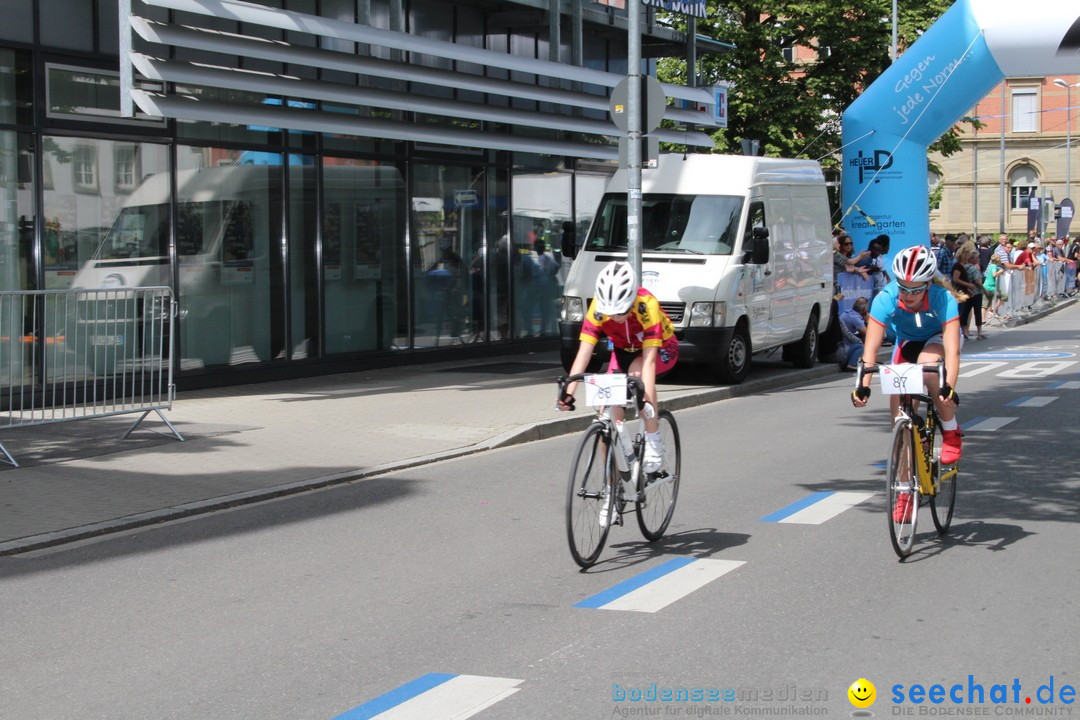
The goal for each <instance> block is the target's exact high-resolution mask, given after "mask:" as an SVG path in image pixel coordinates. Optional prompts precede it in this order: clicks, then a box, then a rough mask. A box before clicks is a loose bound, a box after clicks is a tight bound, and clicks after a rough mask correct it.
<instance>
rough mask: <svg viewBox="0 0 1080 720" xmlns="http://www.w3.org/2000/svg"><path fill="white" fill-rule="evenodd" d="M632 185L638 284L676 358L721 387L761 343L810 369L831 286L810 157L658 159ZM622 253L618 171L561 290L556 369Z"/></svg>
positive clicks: (824, 216) (820, 180) (742, 374)
mask: <svg viewBox="0 0 1080 720" xmlns="http://www.w3.org/2000/svg"><path fill="white" fill-rule="evenodd" d="M641 189H642V210H643V216H642V219H641V228H642V235H641V238H642V247H643V256H642V281H641V282H642V285H643V286H644V287H646V288H648V289H649V290H650V291H651V292H652V293H653V294H654V295H655V296H656V297H657V299H659V301H660V304H661V306H662V307H663V308H664V310H665V311H666V312H667V314H668V316H670V318H671V321H672V323H673V324H674V325H675V329H676V334H677V336H678V338H679V343H680V346H679V348H680V349H679V361H680V363H686V362H697V363H707V364H708V366H709V367H710V369H711V370H712V372H713V374H714V375H715V377H716V379H717V380H719V381H720V382H724V383H729V384H733V383H739V382H742V380H743V379H744V378H746V375H747V373H748V372H749V370H750V357H751V354H752V353H757V352H760V351H764V350H769V349H772V348H777V347H782V348H783V357H784V359H785V360H790V361H791V362H793V363H794V364H795V365H796V366H797V367H810V366H812V365H813V364H814V362H815V360H816V355H817V346H818V336H819V333H820V332H822V331H823V330H824V329H825V327H826V325H827V324H828V321H829V308H830V303H831V300H832V287H833V286H832V243H831V232H830V230H831V224H830V222H829V203H828V199H827V197H826V192H825V178H824V176H823V174H822V172H821V167H820V166H819V165H818V164H817V163H816V162H814V161H811V160H784V159H776V158H761V157H744V156H729V155H683V154H669V155H662V156H661V157H660V159H659V163H658V166H657V167H655V168H646V169H644V170H643V171H642V178H641ZM626 252H627V238H626V170H619V171H618V172H617V173H616V174H615V175H614V176H613V177H612V179H611V182H610V183H609V184H608V190H607V192H606V193H605V195H604V197H603V199H602V200H601V202H600V207H599V208H598V209H597V212H596V216H595V217H594V218H593V222H592V226H591V227H590V229H589V234H588V237H587V238H586V240H585V243H584V244H583V246H582V248H581V252H580V253H579V254H578V256H577V258H575V260H574V264H573V267H572V268H571V270H570V275H569V277H568V278H567V282H566V286H565V288H564V296H563V298H562V310H561V316H560V334H561V349H562V360H563V365H564V366H566V367H567V368H569V366H570V363H571V362H572V361H573V358H574V354H575V353H576V351H577V346H578V333H579V330H580V327H581V322H582V318H583V317H584V313H585V310H586V309H587V308H588V306H589V301H590V299H591V298H592V295H593V290H594V287H595V283H596V276H597V274H598V273H599V272H600V270H601V268H603V267H604V266H605V265H606V264H608V263H609V262H611V261H612V260H625V259H626ZM604 359H606V356H605V358H604Z"/></svg>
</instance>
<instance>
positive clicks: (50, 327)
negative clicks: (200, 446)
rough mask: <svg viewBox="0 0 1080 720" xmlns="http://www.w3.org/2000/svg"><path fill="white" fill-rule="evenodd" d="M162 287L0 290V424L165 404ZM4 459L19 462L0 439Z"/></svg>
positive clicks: (166, 313) (167, 325)
mask: <svg viewBox="0 0 1080 720" xmlns="http://www.w3.org/2000/svg"><path fill="white" fill-rule="evenodd" d="M175 316H176V304H175V302H174V301H173V297H172V290H171V289H170V288H168V287H146V288H130V289H107V290H106V289H102V290H38V291H6V292H0V431H3V430H4V429H7V428H20V427H29V426H34V425H45V424H49V423H59V422H67V421H70V420H81V419H86V418H99V417H108V416H112V415H123V414H130V413H139V414H140V415H139V419H138V420H136V421H135V423H134V424H133V425H131V427H130V428H128V430H127V432H125V433H124V435H123V437H124V438H126V437H128V436H129V435H130V434H131V433H132V432H134V430H135V428H137V427H138V426H139V424H140V423H141V422H142V421H143V420H145V419H146V417H147V416H148V415H149V414H150V413H152V412H156V413H157V414H158V416H159V417H160V418H161V420H162V421H163V422H164V423H165V425H166V426H168V428H169V430H171V431H172V433H173V435H175V436H176V438H177V439H178V440H180V441H181V442H183V440H184V438H183V436H182V435H181V434H180V433H179V432H178V431H177V430H176V428H175V427H173V425H172V423H170V422H169V421H168V420H167V419H166V418H165V416H164V415H163V414H162V410H171V409H172V401H173V398H174V397H175V394H176V390H175V385H174V384H173V374H172V368H173V362H172V357H173V337H174V335H173V330H174V318H175ZM0 453H2V454H3V457H2V458H0V462H5V461H6V462H8V463H10V464H11V465H14V466H15V467H18V465H19V464H18V463H17V462H16V461H15V458H14V457H12V455H11V453H10V452H8V450H7V448H6V447H4V445H3V443H2V442H0Z"/></svg>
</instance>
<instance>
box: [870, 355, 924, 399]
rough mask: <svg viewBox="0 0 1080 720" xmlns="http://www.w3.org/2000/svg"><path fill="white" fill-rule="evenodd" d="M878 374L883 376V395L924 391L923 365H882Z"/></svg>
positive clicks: (914, 393) (915, 393) (911, 393)
mask: <svg viewBox="0 0 1080 720" xmlns="http://www.w3.org/2000/svg"><path fill="white" fill-rule="evenodd" d="M878 376H879V377H880V378H881V394H882V395H918V394H922V393H923V392H924V386H923V368H922V365H917V364H915V363H900V364H898V365H882V366H881V371H880V372H879V373H878Z"/></svg>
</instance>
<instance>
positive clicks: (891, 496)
mask: <svg viewBox="0 0 1080 720" xmlns="http://www.w3.org/2000/svg"><path fill="white" fill-rule="evenodd" d="M913 435H914V428H913V427H912V425H911V421H910V420H898V421H897V422H896V423H895V424H894V425H893V439H892V452H890V453H889V465H888V469H887V470H886V472H885V475H886V477H885V497H886V498H887V506H886V508H885V513H886V516H887V519H888V522H889V540H891V541H892V546H893V550H895V551H896V555H897V556H898V557H899V558H901V559H903V558H906V557H907V556H908V555H910V554H911V548H912V546H913V545H914V544H915V525H916V520H917V519H918V515H919V495H918V487H919V483H918V479H917V476H916V474H917V470H916V468H915V447H914V445H913V444H912V436H913ZM903 495H907V500H906V501H903V500H901V496H903ZM901 502H905V503H906V505H907V510H906V512H899V510H900V509H901V508H898V507H897V504H898V503H901Z"/></svg>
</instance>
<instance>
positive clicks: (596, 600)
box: [350, 557, 696, 720]
mask: <svg viewBox="0 0 1080 720" xmlns="http://www.w3.org/2000/svg"><path fill="white" fill-rule="evenodd" d="M695 559H696V558H692V557H678V558H673V559H671V560H668V561H667V562H666V563H664V564H662V565H657V566H656V567H654V568H652V569H651V570H646V571H645V572H642V573H638V574H637V575H635V576H634V577H632V578H630V579H628V580H623V581H622V582H621V583H619V584H618V585H615V586H614V587H611V588H609V589H607V590H605V591H604V592H602V593H599V594H597V595H593V596H592V597H590V598H585V599H584V600H582V601H581V602H579V603H577V604H575V605H574V607H579V608H598V607H602V606H604V605H607V604H608V603H609V602H611V601H612V600H615V599H616V598H620V597H622V596H623V595H626V594H627V593H630V592H633V591H634V590H637V589H638V588H639V587H641V586H643V585H648V584H649V583H651V582H652V581H653V580H656V579H657V578H662V577H664V576H665V575H667V574H668V573H672V572H675V571H676V570H678V569H679V568H681V567H685V566H687V565H689V564H690V563H692V562H694V561H695ZM350 720H351V719H350Z"/></svg>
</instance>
